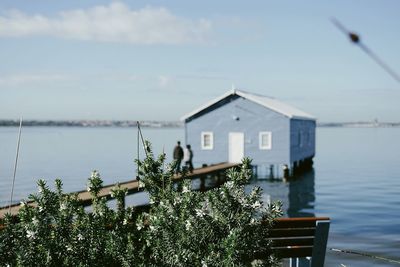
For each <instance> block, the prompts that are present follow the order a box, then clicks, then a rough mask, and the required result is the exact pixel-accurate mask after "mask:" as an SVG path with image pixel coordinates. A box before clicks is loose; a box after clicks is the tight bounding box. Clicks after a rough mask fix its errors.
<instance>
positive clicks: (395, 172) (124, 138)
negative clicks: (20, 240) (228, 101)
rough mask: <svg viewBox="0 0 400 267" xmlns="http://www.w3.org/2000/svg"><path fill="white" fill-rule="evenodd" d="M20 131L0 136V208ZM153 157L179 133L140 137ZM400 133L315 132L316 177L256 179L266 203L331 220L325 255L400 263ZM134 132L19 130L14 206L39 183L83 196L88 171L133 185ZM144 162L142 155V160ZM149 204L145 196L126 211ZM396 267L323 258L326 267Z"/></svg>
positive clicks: (6, 131)
mask: <svg viewBox="0 0 400 267" xmlns="http://www.w3.org/2000/svg"><path fill="white" fill-rule="evenodd" d="M17 132H18V129H17V128H0V205H1V206H4V205H6V204H7V203H8V201H9V198H10V188H11V182H12V181H11V179H12V174H13V164H14V157H15V147H16V139H17ZM143 135H144V137H145V138H146V139H148V140H150V141H151V142H152V144H153V147H154V151H155V153H160V152H162V151H163V150H165V151H166V152H167V156H168V158H167V159H168V160H170V159H171V152H172V149H173V146H174V144H175V142H176V140H178V139H179V140H183V136H184V133H183V129H143ZM399 137H400V128H319V129H317V155H316V158H315V165H314V171H313V172H310V173H307V174H305V175H303V176H302V177H299V178H298V179H297V180H295V181H291V182H283V181H275V182H271V181H269V180H262V179H259V180H257V181H253V182H252V183H253V184H257V185H259V186H261V187H262V188H263V189H264V199H265V200H266V201H268V200H269V199H272V200H275V199H280V200H282V201H283V202H284V210H285V212H286V216H290V217H296V216H329V217H331V219H332V224H331V229H330V233H329V243H328V247H329V248H340V249H346V250H355V251H362V252H366V253H369V254H374V255H379V256H382V257H386V258H391V259H395V260H398V261H400V212H399V211H400V196H399V191H400V171H399V170H400V164H399V161H400V139H399ZM136 138H137V133H136V130H135V129H133V128H63V127H60V128H47V127H38V128H36V127H33V128H28V127H27V128H24V129H23V132H22V141H21V149H20V159H19V165H18V172H17V180H16V186H15V194H14V199H15V200H16V201H19V200H20V199H23V198H26V197H27V195H28V194H29V193H32V192H35V191H36V180H37V179H39V178H45V179H46V180H48V181H50V182H52V181H53V180H54V178H57V177H60V178H62V180H63V183H64V188H65V191H76V190H82V189H84V188H85V187H86V179H87V177H89V176H90V172H91V170H93V169H97V170H99V171H100V173H101V175H102V178H103V180H104V182H105V184H111V183H114V182H115V181H126V180H129V179H133V177H135V165H134V162H133V160H134V159H135V158H136V157H137V139H136ZM140 157H143V152H142V151H141V152H140ZM146 201H147V197H146V195H145V194H144V193H141V194H138V195H134V196H132V197H130V200H129V201H128V203H132V204H133V203H143V202H146ZM341 264H344V265H346V266H400V264H395V263H386V262H384V261H381V260H379V261H378V260H371V259H370V258H367V257H360V256H351V255H346V254H338V253H336V252H330V251H328V252H327V259H326V266H341Z"/></svg>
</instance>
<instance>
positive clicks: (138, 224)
mask: <svg viewBox="0 0 400 267" xmlns="http://www.w3.org/2000/svg"><path fill="white" fill-rule="evenodd" d="M136 228H137V229H138V230H141V229H143V228H144V224H143V222H142V221H139V222H138V223H137V224H136Z"/></svg>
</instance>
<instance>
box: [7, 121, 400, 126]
mask: <svg viewBox="0 0 400 267" xmlns="http://www.w3.org/2000/svg"><path fill="white" fill-rule="evenodd" d="M139 123H140V126H141V127H148V128H182V127H183V125H184V124H183V122H181V121H139ZM17 126H19V121H18V120H0V127H17ZM23 126H25V127H87V128H89V127H91V128H94V127H121V128H127V127H137V121H133V120H26V121H23ZM317 127H335V128H339V127H341V128H391V127H400V122H377V121H359V122H317Z"/></svg>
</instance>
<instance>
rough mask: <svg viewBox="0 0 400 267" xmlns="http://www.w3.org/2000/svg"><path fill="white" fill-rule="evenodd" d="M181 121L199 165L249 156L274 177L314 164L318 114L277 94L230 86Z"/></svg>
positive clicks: (259, 171)
mask: <svg viewBox="0 0 400 267" xmlns="http://www.w3.org/2000/svg"><path fill="white" fill-rule="evenodd" d="M181 120H182V121H183V122H184V127H185V141H186V144H190V145H191V147H192V150H193V152H194V158H193V163H194V165H197V166H198V165H204V164H207V165H210V164H216V163H220V162H232V163H237V162H240V161H241V160H242V158H243V157H249V158H251V159H252V164H253V167H254V170H255V172H256V174H258V176H259V177H270V178H278V177H282V176H287V175H293V174H296V172H297V171H301V170H303V169H307V168H310V167H311V166H312V163H313V161H312V160H313V157H314V155H315V128H316V119H315V117H313V116H312V115H309V114H307V113H305V112H303V111H301V110H299V109H297V108H295V107H292V106H290V105H288V104H286V103H283V102H281V101H278V100H276V99H274V98H271V97H266V96H262V95H258V94H252V93H249V92H245V91H241V90H230V91H228V92H227V93H225V94H223V95H222V96H220V97H218V98H216V99H214V100H211V101H210V102H208V103H206V104H205V105H203V106H201V107H199V108H198V109H196V110H194V111H192V112H190V113H188V114H186V115H184V116H183V117H182V118H181Z"/></svg>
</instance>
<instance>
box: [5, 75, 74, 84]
mask: <svg viewBox="0 0 400 267" xmlns="http://www.w3.org/2000/svg"><path fill="white" fill-rule="evenodd" d="M73 79H74V78H73V77H70V76H67V75H63V74H13V75H8V76H0V86H19V85H25V84H37V83H51V82H60V81H67V80H73Z"/></svg>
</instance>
